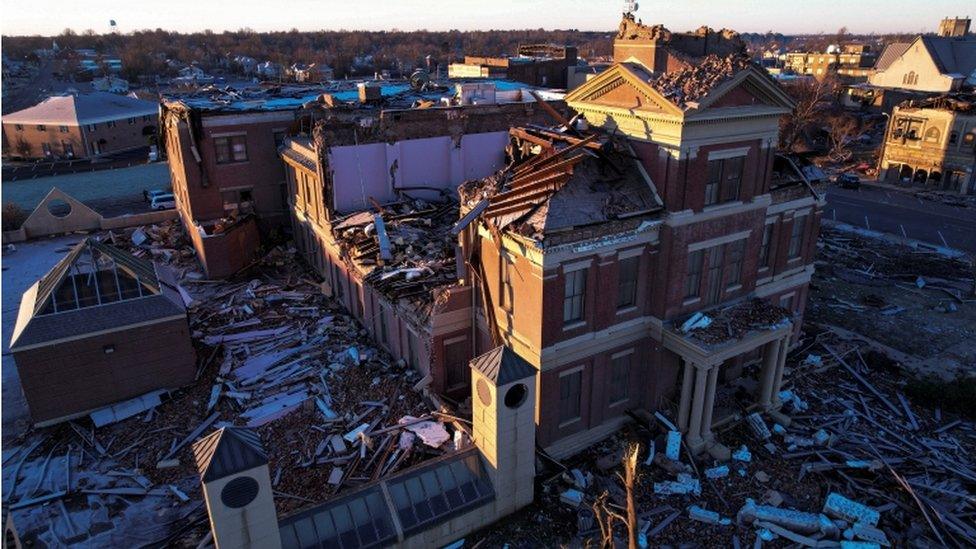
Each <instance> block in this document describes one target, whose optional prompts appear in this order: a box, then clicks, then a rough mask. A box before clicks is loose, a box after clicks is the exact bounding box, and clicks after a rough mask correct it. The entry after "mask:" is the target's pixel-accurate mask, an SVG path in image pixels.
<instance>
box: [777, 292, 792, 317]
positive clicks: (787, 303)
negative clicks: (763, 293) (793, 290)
mask: <svg viewBox="0 0 976 549" xmlns="http://www.w3.org/2000/svg"><path fill="white" fill-rule="evenodd" d="M793 295H794V294H790V295H787V296H783V297H781V298H779V306H780V307H782V308H784V309H786V310H787V311H789V312H791V313H792V312H793Z"/></svg>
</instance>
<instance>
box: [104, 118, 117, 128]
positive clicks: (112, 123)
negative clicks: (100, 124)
mask: <svg viewBox="0 0 976 549" xmlns="http://www.w3.org/2000/svg"><path fill="white" fill-rule="evenodd" d="M105 125H106V126H108V127H109V128H114V127H115V120H109V121H108V122H106V123H105Z"/></svg>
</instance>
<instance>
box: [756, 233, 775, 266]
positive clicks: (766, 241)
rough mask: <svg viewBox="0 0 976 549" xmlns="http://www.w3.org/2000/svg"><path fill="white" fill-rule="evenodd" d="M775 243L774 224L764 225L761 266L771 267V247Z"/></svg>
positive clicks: (760, 254)
mask: <svg viewBox="0 0 976 549" xmlns="http://www.w3.org/2000/svg"><path fill="white" fill-rule="evenodd" d="M772 243H773V224H772V223H767V224H766V226H765V227H763V237H762V246H760V247H759V266H760V267H769V248H770V247H771V246H772Z"/></svg>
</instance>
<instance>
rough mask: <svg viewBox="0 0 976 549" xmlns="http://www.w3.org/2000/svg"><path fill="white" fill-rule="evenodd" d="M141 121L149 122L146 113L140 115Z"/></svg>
mask: <svg viewBox="0 0 976 549" xmlns="http://www.w3.org/2000/svg"><path fill="white" fill-rule="evenodd" d="M142 121H143V122H149V115H148V114H144V115H142Z"/></svg>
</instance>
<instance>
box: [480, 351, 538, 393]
mask: <svg viewBox="0 0 976 549" xmlns="http://www.w3.org/2000/svg"><path fill="white" fill-rule="evenodd" d="M471 367H472V368H474V369H475V370H478V371H479V372H481V373H482V374H483V375H484V376H485V377H487V378H488V379H489V380H490V381H491V382H492V383H494V384H495V386H496V387H498V386H502V385H505V384H508V383H511V382H513V381H516V380H519V379H525V378H527V377H530V376H534V375H535V373H536V368H535V366H533V365H531V364H529V363H528V362H526V361H525V359H524V358H522V357H520V356H519V355H518V354H517V353H516V352H515V351H513V350H512V349H510V348H509V347H506V346H505V345H500V346H498V347H496V348H494V349H492V350H490V351H488V352H487V353H485V354H483V355H481V356H479V357H475V358H474V359H473V360H472V361H471Z"/></svg>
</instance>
